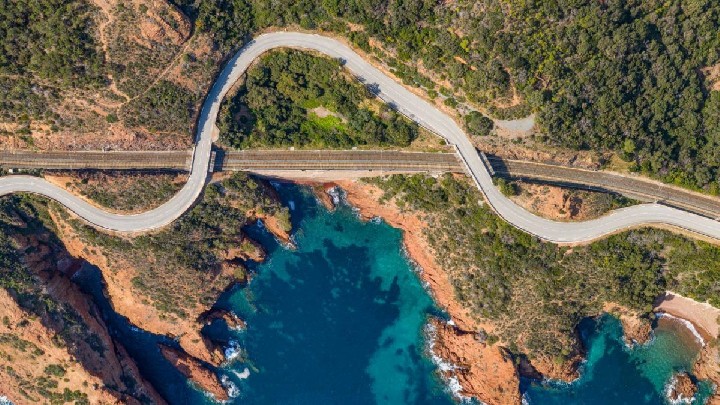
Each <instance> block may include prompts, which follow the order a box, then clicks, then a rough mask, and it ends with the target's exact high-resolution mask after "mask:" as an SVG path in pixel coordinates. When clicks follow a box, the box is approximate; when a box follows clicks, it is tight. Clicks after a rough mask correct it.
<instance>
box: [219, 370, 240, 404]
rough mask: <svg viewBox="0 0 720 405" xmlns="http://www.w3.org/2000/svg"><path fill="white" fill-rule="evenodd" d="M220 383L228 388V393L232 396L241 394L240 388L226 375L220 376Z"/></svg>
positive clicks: (235, 396)
mask: <svg viewBox="0 0 720 405" xmlns="http://www.w3.org/2000/svg"><path fill="white" fill-rule="evenodd" d="M220 384H222V386H223V387H224V388H225V389H226V390H227V394H228V396H229V397H230V398H237V397H239V396H240V388H238V386H237V385H235V383H234V382H232V381H231V380H230V378H229V377H228V376H226V375H223V376H221V377H220Z"/></svg>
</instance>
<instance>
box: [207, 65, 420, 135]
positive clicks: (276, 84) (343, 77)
mask: <svg viewBox="0 0 720 405" xmlns="http://www.w3.org/2000/svg"><path fill="white" fill-rule="evenodd" d="M372 97H373V96H372V94H371V93H370V91H369V90H368V89H367V88H366V87H365V86H363V85H362V84H360V83H358V82H357V81H356V80H354V79H353V78H351V77H349V75H348V74H347V73H345V72H344V71H343V69H342V65H341V63H340V62H339V61H336V60H332V59H328V58H324V57H316V56H312V55H309V54H307V53H302V52H297V51H280V52H272V53H270V54H269V55H266V56H263V57H262V58H261V59H260V62H259V63H258V64H257V65H255V66H254V67H253V68H251V69H250V71H249V72H248V74H247V79H246V81H245V83H244V86H243V87H242V88H241V89H240V90H239V91H238V93H237V94H236V95H235V96H234V97H232V98H231V99H230V100H229V101H227V102H226V103H225V104H223V106H222V110H221V114H220V119H219V121H220V123H219V126H220V131H221V134H222V136H223V139H224V140H225V142H226V143H228V144H230V145H231V146H233V147H236V148H248V147H254V146H285V145H292V146H311V147H331V148H347V147H349V146H355V145H380V146H384V145H393V146H408V145H409V144H410V142H411V141H412V140H413V139H415V138H416V137H417V132H418V130H417V126H416V125H415V124H413V123H410V122H409V121H408V120H406V119H405V118H404V117H402V116H400V115H399V114H398V113H396V112H394V111H392V110H391V109H390V108H389V107H388V106H386V105H384V104H379V103H375V106H376V107H377V108H378V110H379V113H376V112H374V111H373V110H372V109H371V106H372V104H373V103H372ZM321 114H322V116H321Z"/></svg>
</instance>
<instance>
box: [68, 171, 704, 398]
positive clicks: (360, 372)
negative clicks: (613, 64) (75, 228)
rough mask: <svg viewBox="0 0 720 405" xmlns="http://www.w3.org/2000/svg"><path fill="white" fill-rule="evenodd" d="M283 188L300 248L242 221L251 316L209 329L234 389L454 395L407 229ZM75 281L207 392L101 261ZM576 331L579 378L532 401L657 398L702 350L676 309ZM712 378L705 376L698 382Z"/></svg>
mask: <svg viewBox="0 0 720 405" xmlns="http://www.w3.org/2000/svg"><path fill="white" fill-rule="evenodd" d="M279 190H280V195H281V198H282V199H283V200H284V202H285V204H286V205H288V206H294V210H293V211H292V217H293V229H294V230H295V231H294V234H295V242H296V244H297V250H290V249H287V248H285V247H283V246H280V245H279V244H278V243H277V242H276V241H275V239H273V237H272V236H271V235H270V234H269V233H268V232H266V231H265V230H264V229H263V228H262V227H261V226H253V227H251V228H249V229H246V231H247V232H248V233H249V234H251V236H252V237H253V238H255V239H256V240H258V241H260V242H261V243H262V244H263V246H264V247H265V248H266V250H267V251H268V260H267V261H266V262H265V263H261V264H253V263H250V265H249V267H250V268H251V269H252V271H253V272H254V273H255V276H254V279H253V281H252V282H251V283H250V285H249V286H248V287H246V288H235V289H233V290H232V291H230V292H228V293H226V294H225V295H223V296H222V297H221V298H220V300H219V301H218V303H217V306H218V307H220V308H226V309H230V310H232V311H234V312H235V313H237V314H238V315H240V317H241V318H243V319H245V320H246V321H247V322H248V329H247V330H246V331H233V330H228V328H227V327H226V326H225V325H224V324H223V323H222V322H216V323H214V324H213V325H211V326H209V327H206V328H205V329H204V332H205V333H206V334H207V335H208V336H210V337H212V338H213V339H215V340H218V341H221V342H225V345H226V347H228V348H229V350H228V354H234V355H235V356H236V357H235V358H234V359H233V360H231V361H229V362H228V363H227V364H226V365H224V366H223V367H222V368H221V369H220V370H219V374H220V375H221V376H222V377H223V378H224V379H225V380H226V381H227V382H228V384H231V385H232V386H234V387H235V392H236V393H237V394H238V396H237V397H236V398H234V399H233V400H231V401H230V402H231V403H237V404H241V403H242V404H374V403H377V404H451V403H453V401H452V399H451V395H450V394H448V393H447V392H446V391H447V390H446V388H445V385H444V384H443V383H442V382H441V381H440V380H439V378H438V377H437V373H436V367H435V366H434V365H433V364H432V362H431V361H430V360H429V359H428V356H427V353H426V352H425V343H426V342H425V336H424V334H423V326H424V325H425V323H426V319H427V317H428V316H429V315H437V316H443V314H439V313H437V311H436V308H435V307H434V305H433V302H432V300H431V298H430V296H429V295H428V293H427V292H426V291H425V290H424V289H423V288H422V285H421V283H420V281H419V279H418V277H417V275H416V274H415V273H414V271H413V270H412V268H411V266H410V264H409V263H408V261H407V260H406V258H405V257H404V255H403V253H402V251H401V245H402V243H401V234H400V231H398V230H397V229H394V228H392V227H390V226H388V225H386V224H384V223H382V222H379V221H371V222H369V223H364V222H362V221H360V220H358V218H357V217H356V215H355V214H354V212H353V211H352V210H351V209H350V208H349V207H347V206H341V207H340V208H339V209H337V210H336V211H334V212H328V211H327V210H325V209H324V208H323V207H322V206H319V205H318V204H317V203H316V201H315V199H314V197H313V196H312V195H311V194H310V193H309V192H308V191H307V189H305V188H302V187H296V186H289V185H283V186H280V188H279ZM290 202H292V204H290ZM75 281H76V282H78V284H80V285H81V286H82V287H83V288H84V289H85V290H86V291H88V292H89V293H91V294H92V295H93V296H94V298H95V301H96V303H98V305H99V307H100V309H101V312H102V313H103V317H104V318H105V319H106V321H107V324H108V325H109V326H110V329H111V333H112V334H113V335H114V336H115V337H116V338H117V339H118V340H120V341H121V342H122V343H123V344H124V345H125V346H126V347H127V349H128V352H129V353H130V355H131V356H132V357H133V358H135V360H136V361H137V363H138V365H139V367H140V370H141V372H142V374H143V376H144V377H145V378H146V379H148V380H149V381H150V382H151V383H152V384H153V385H154V386H155V387H156V389H157V390H158V392H159V393H160V394H161V395H162V396H163V397H164V398H166V399H167V400H168V402H169V403H171V404H203V403H205V404H209V403H212V402H211V401H209V400H208V399H207V397H206V396H205V395H204V394H202V393H200V392H199V391H197V390H196V389H194V388H193V387H192V386H191V385H190V384H188V383H187V382H186V381H185V380H184V378H183V377H182V375H180V373H179V372H178V371H177V370H175V369H174V368H173V367H172V366H170V365H169V363H167V362H166V361H165V360H164V359H163V358H162V355H161V354H160V352H159V350H158V349H157V346H156V344H157V342H164V343H166V344H171V345H172V344H174V342H173V341H172V340H170V339H168V338H165V337H162V336H157V335H153V334H150V333H147V332H144V331H141V330H138V329H137V328H134V327H133V326H132V325H130V324H129V323H128V322H127V320H126V319H125V318H123V317H121V316H119V315H117V314H116V313H114V312H113V311H112V308H111V306H110V304H109V303H108V300H107V298H105V297H104V296H103V294H102V284H101V283H102V281H101V278H100V275H99V273H98V271H97V269H95V268H93V267H91V266H86V269H84V271H82V272H80V273H79V274H78V276H77V277H76V278H75ZM580 332H581V336H582V338H583V341H584V342H585V344H586V347H588V348H589V349H588V360H587V362H586V363H585V365H584V367H583V369H582V375H581V378H580V379H579V380H577V381H575V382H573V383H572V384H555V383H545V384H542V383H539V382H533V381H527V380H525V381H523V384H522V385H523V387H522V389H523V391H524V393H525V399H526V400H527V401H528V402H529V403H530V404H563V405H566V404H662V403H664V402H665V400H664V393H663V390H664V386H665V384H666V383H667V381H668V380H669V378H670V375H671V374H672V373H673V372H674V371H677V370H688V369H689V368H690V367H691V365H692V362H693V360H694V358H695V356H696V355H697V345H696V344H695V343H694V340H693V339H694V338H693V336H692V335H691V334H690V333H689V332H688V331H687V330H686V329H684V328H683V327H681V326H679V325H678V324H677V323H675V322H671V321H667V320H665V321H661V323H660V325H659V327H658V328H656V330H655V339H654V340H653V341H652V342H651V343H649V344H646V345H643V346H640V347H637V348H635V349H627V348H625V346H624V343H623V342H622V340H621V336H622V328H621V326H620V323H619V322H618V321H617V319H615V318H612V317H610V316H605V317H601V318H600V319H599V320H597V321H595V320H586V321H583V323H582V324H581V326H580ZM709 390H710V387H709V386H708V385H707V384H705V385H703V395H705V396H706V395H707V394H708V393H709ZM701 397H702V395H701ZM702 402H703V400H702V398H700V400H699V401H698V402H696V403H702Z"/></svg>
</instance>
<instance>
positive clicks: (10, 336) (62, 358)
mask: <svg viewBox="0 0 720 405" xmlns="http://www.w3.org/2000/svg"><path fill="white" fill-rule="evenodd" d="M15 218H16V219H18V221H16V223H14V224H11V225H10V226H9V227H8V228H5V230H4V232H6V233H8V234H10V237H11V240H12V241H13V243H12V244H13V247H14V248H15V250H16V252H17V255H18V259H19V261H20V263H19V267H18V268H16V269H13V270H12V271H13V272H15V273H16V274H17V273H23V274H24V275H23V276H22V277H32V279H31V281H27V282H26V281H22V282H20V283H18V284H15V287H13V288H11V289H8V290H4V289H0V319H2V322H1V323H0V352H2V353H4V355H3V356H0V368H2V369H3V372H2V373H0V394H2V395H6V396H8V397H9V398H10V399H11V400H12V401H13V402H14V403H34V402H36V401H35V400H33V399H36V398H39V397H40V396H41V395H43V396H44V395H47V393H52V394H57V395H65V394H64V393H66V392H69V393H70V394H67V395H72V396H73V397H74V398H76V399H87V401H89V403H92V404H95V403H106V404H116V403H117V404H120V403H124V404H127V403H129V404H139V403H154V404H164V403H165V401H164V400H163V399H162V398H161V397H160V396H159V395H158V393H157V392H156V391H155V390H154V388H153V387H152V386H151V385H150V384H149V383H148V382H147V381H145V380H144V379H143V378H142V376H141V375H140V372H139V370H138V368H137V365H136V364H135V362H134V360H133V359H132V358H131V357H130V356H129V355H128V353H127V352H126V350H125V348H124V347H123V346H122V345H121V344H119V343H118V342H116V341H115V340H114V339H113V338H112V337H111V336H110V333H109V331H108V328H107V325H106V324H105V322H104V320H103V319H102V317H101V316H100V311H99V309H98V308H97V307H96V305H95V304H94V302H93V301H92V299H91V298H90V297H89V296H88V295H86V294H85V293H83V292H82V291H81V290H80V289H79V288H78V287H77V286H76V285H75V284H74V283H73V282H72V281H71V280H70V277H71V276H72V274H74V272H75V271H76V270H77V269H78V268H79V267H80V265H81V261H80V260H77V259H75V258H73V257H72V256H70V255H69V254H68V252H67V251H66V250H65V248H64V246H62V245H61V244H59V243H58V242H57V240H55V239H54V238H52V235H51V234H50V233H49V231H47V230H46V229H45V228H43V227H41V226H39V224H38V223H37V222H35V220H34V219H33V218H30V217H28V218H29V219H28V220H29V221H31V222H33V224H32V227H28V225H27V224H26V223H25V221H21V222H20V220H19V218H20V216H19V215H16V216H15ZM16 226H17V227H18V228H14V227H16ZM15 229H20V230H22V232H23V234H22V235H21V234H14V235H13V232H14V230H15ZM27 229H33V231H32V233H25V231H26V230H27ZM10 278H12V277H10ZM26 280H27V279H26ZM66 390H67V391H66Z"/></svg>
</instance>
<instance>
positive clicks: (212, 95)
mask: <svg viewBox="0 0 720 405" xmlns="http://www.w3.org/2000/svg"><path fill="white" fill-rule="evenodd" d="M283 47H292V48H300V49H308V50H314V51H317V52H320V53H323V54H325V55H327V56H330V57H333V58H338V59H341V60H342V61H343V62H344V64H345V67H347V69H348V70H349V71H350V72H351V73H353V74H354V75H355V76H356V77H357V78H358V80H360V81H361V82H363V83H365V84H367V85H369V86H371V87H372V88H373V89H374V91H375V92H376V93H377V95H378V97H379V98H380V99H382V100H384V101H385V102H387V103H389V104H390V105H391V106H392V107H394V108H396V109H397V110H398V111H399V112H401V113H402V114H404V115H406V116H407V117H408V118H410V119H412V120H414V121H415V122H417V123H418V124H419V125H421V126H423V127H425V128H427V129H429V130H431V131H433V132H435V133H436V134H438V135H440V136H442V137H443V138H445V139H446V140H447V141H448V142H449V143H450V144H451V145H453V146H454V147H455V148H456V150H457V152H458V154H459V156H460V157H461V159H462V161H463V163H464V165H465V167H466V170H467V173H468V175H470V177H471V178H472V179H473V180H474V182H475V184H476V185H477V187H478V188H479V189H480V190H481V191H482V192H483V193H484V195H485V197H486V199H487V201H488V203H489V205H490V206H491V207H492V208H493V210H495V212H496V213H497V214H498V215H500V216H501V217H502V218H503V219H505V220H506V221H508V222H509V223H511V224H512V225H514V226H516V227H517V228H519V229H522V230H524V231H526V232H528V233H530V234H533V235H535V236H537V237H539V238H542V239H544V240H547V241H551V242H556V243H577V242H586V241H590V240H593V239H597V238H599V237H602V236H604V235H607V234H610V233H613V232H617V231H619V230H622V229H627V228H630V227H636V226H641V225H649V224H665V225H672V226H676V227H679V228H682V229H685V230H687V231H691V232H695V233H698V234H701V235H704V236H707V237H710V238H715V239H719V240H720V223H718V222H716V221H714V220H711V219H708V218H705V217H702V216H699V215H696V214H692V213H688V212H684V211H681V210H678V209H675V208H670V207H667V206H663V205H659V204H642V205H638V206H634V207H628V208H623V209H619V210H616V211H613V212H612V213H610V214H608V215H606V216H604V217H602V218H598V219H594V220H591V221H585V222H575V223H567V222H555V221H551V220H547V219H544V218H540V217H538V216H536V215H533V214H531V213H530V212H528V211H526V210H524V209H523V208H521V207H519V206H518V205H516V204H515V203H513V202H512V201H510V200H509V199H508V198H506V197H505V196H504V195H503V194H502V193H501V192H500V191H499V190H498V189H497V188H496V187H495V186H494V185H493V182H492V178H491V176H490V173H489V172H488V169H487V168H486V166H485V165H484V163H483V161H482V160H481V159H480V156H479V155H478V153H477V151H476V150H475V148H474V147H473V145H472V144H471V143H470V140H469V139H468V137H467V136H466V135H465V133H464V132H463V130H462V129H461V128H460V126H459V125H458V124H457V123H456V122H455V121H454V120H453V119H452V118H451V117H449V116H448V115H445V114H444V113H442V112H441V111H440V110H438V109H437V108H436V107H435V106H434V105H432V104H430V103H428V102H427V101H425V100H423V99H421V98H420V97H419V96H417V95H415V94H413V93H412V92H410V91H409V90H408V89H406V88H405V87H403V86H402V85H401V84H400V83H397V82H395V81H394V80H393V79H391V78H390V77H388V76H386V75H385V74H384V73H382V72H381V71H380V70H378V69H377V68H375V67H374V66H372V65H371V64H370V63H368V62H366V61H365V60H364V59H363V58H362V57H361V56H360V55H358V54H356V53H355V52H354V51H353V50H352V49H350V48H349V47H347V46H346V45H344V44H342V43H341V42H339V41H337V40H334V39H332V38H327V37H323V36H320V35H316V34H304V33H297V32H276V33H270V34H264V35H260V36H258V37H257V38H255V39H254V40H253V41H251V42H249V43H248V44H247V45H246V46H245V47H243V48H242V49H241V50H240V51H238V52H237V54H235V56H234V57H233V58H231V59H230V61H229V62H228V64H227V65H226V66H225V68H224V69H223V70H222V72H221V73H220V75H219V76H218V78H217V80H216V81H215V83H214V84H213V87H212V89H211V90H210V92H209V93H208V97H207V99H206V100H205V103H204V104H203V107H202V111H201V113H200V117H199V121H198V130H197V134H196V139H195V141H196V143H195V149H194V152H193V161H192V166H191V167H192V170H191V172H190V176H189V179H188V182H187V183H186V184H185V186H184V187H183V188H182V189H181V190H180V191H179V192H178V193H177V194H176V195H175V196H174V197H173V198H172V199H170V200H169V201H168V202H167V203H165V204H163V205H161V206H159V207H157V208H155V209H153V210H151V211H148V212H145V213H142V214H136V215H118V214H112V213H109V212H106V211H103V210H102V209H100V208H97V207H94V206H92V205H90V204H88V203H87V202H85V201H83V200H82V199H80V198H78V197H75V196H73V195H71V194H70V193H68V192H67V191H65V190H63V189H62V188H60V187H57V186H54V185H52V184H50V183H49V182H46V181H44V180H41V179H38V178H33V177H29V176H6V177H4V178H2V179H0V195H2V194H9V193H14V192H32V193H38V194H42V195H45V196H47V197H50V198H52V199H55V200H57V201H58V202H60V203H61V204H63V205H65V206H66V207H68V208H69V209H70V210H72V211H74V212H75V213H76V214H78V215H79V216H81V217H82V218H84V219H85V220H87V221H88V222H90V223H92V224H94V225H96V226H98V227H101V228H105V229H108V230H113V231H119V232H140V231H147V230H152V229H157V228H160V227H163V226H165V225H167V224H169V223H171V222H172V221H174V220H175V219H177V218H178V217H179V216H180V215H182V214H183V213H184V212H185V211H187V210H188V209H189V208H190V207H191V206H192V205H193V204H194V203H195V201H196V200H197V199H198V197H199V196H200V193H201V192H202V189H203V187H204V186H205V183H206V180H207V176H208V166H209V160H210V153H211V146H212V133H213V129H214V128H215V122H216V119H217V115H218V111H219V109H220V103H221V101H222V99H223V97H224V96H225V94H226V93H227V92H228V90H229V89H230V87H231V86H232V84H233V83H234V82H236V81H237V80H238V79H239V78H240V76H241V75H242V73H243V72H245V70H246V69H247V68H248V67H249V66H250V64H251V63H252V61H253V60H255V59H256V58H257V57H258V56H260V55H261V54H263V53H264V52H266V51H268V50H270V49H274V48H283Z"/></svg>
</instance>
